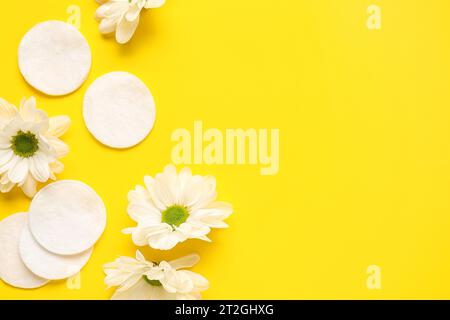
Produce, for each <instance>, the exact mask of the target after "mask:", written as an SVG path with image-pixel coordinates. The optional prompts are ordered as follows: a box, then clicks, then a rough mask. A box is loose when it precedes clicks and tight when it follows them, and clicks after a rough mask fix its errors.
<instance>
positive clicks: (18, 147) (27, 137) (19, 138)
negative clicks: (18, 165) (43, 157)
mask: <svg viewBox="0 0 450 320" xmlns="http://www.w3.org/2000/svg"><path fill="white" fill-rule="evenodd" d="M11 145H12V149H13V151H14V153H15V154H16V155H18V156H20V157H22V158H29V157H32V156H33V155H34V154H35V153H36V152H37V151H38V150H39V141H38V139H37V138H36V135H35V134H34V133H31V132H30V131H27V132H23V131H19V132H17V134H16V135H15V136H14V137H12V139H11Z"/></svg>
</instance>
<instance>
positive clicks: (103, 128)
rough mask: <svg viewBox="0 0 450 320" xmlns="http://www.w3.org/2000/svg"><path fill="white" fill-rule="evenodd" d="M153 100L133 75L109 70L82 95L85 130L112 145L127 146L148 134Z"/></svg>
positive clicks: (104, 142) (151, 118)
mask: <svg viewBox="0 0 450 320" xmlns="http://www.w3.org/2000/svg"><path fill="white" fill-rule="evenodd" d="M155 112H156V111H155V102H154V100H153V96H152V94H151V93H150V90H149V89H148V88H147V86H146V85H145V83H143V82H142V81H141V80H140V79H139V78H137V77H136V76H134V75H132V74H130V73H127V72H111V73H108V74H105V75H103V76H101V77H100V78H98V79H96V80H95V81H94V82H93V83H92V85H91V86H90V87H89V89H88V90H87V92H86V95H85V96H84V104H83V117H84V121H85V123H86V126H87V128H88V130H89V131H90V132H91V134H92V135H93V136H94V137H95V138H96V139H97V140H98V141H100V142H101V143H103V144H105V145H107V146H109V147H112V148H119V149H122V148H129V147H132V146H135V145H137V144H138V143H140V142H141V141H142V140H144V139H145V137H147V135H148V134H149V133H150V131H151V130H152V128H153V125H154V123H155Z"/></svg>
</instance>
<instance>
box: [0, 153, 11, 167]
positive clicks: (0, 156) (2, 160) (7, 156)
mask: <svg viewBox="0 0 450 320" xmlns="http://www.w3.org/2000/svg"><path fill="white" fill-rule="evenodd" d="M13 156H14V152H13V151H12V150H11V149H6V150H0V167H1V166H3V165H5V164H6V163H8V162H9V161H11V159H12V157H13Z"/></svg>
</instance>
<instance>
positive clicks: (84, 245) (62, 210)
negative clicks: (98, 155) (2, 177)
mask: <svg viewBox="0 0 450 320" xmlns="http://www.w3.org/2000/svg"><path fill="white" fill-rule="evenodd" d="M105 225H106V209H105V205H104V203H103V201H102V199H101V198H100V197H99V196H98V195H97V193H96V192H95V191H94V190H92V188H91V187H89V186H87V185H86V184H84V183H82V182H80V181H73V180H62V181H58V182H54V183H52V184H49V185H47V186H46V187H44V188H43V189H41V190H40V191H39V192H38V193H37V194H36V196H35V197H34V199H33V200H32V201H31V205H30V209H29V228H30V231H31V234H32V235H33V237H34V239H35V240H36V241H37V242H38V243H39V244H40V245H41V246H42V247H44V248H45V249H47V250H48V251H50V252H52V253H56V254H60V255H74V254H79V253H82V252H84V251H86V250H88V249H89V248H91V247H92V246H93V245H94V244H95V242H97V240H98V239H99V238H100V236H101V234H102V233H103V231H104V229H105Z"/></svg>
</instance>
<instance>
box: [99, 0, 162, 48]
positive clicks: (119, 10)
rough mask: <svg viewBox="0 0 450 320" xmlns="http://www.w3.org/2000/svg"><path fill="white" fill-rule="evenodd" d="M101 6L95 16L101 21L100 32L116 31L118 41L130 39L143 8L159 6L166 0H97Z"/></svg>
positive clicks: (124, 41)
mask: <svg viewBox="0 0 450 320" xmlns="http://www.w3.org/2000/svg"><path fill="white" fill-rule="evenodd" d="M97 2H98V3H100V4H101V6H100V7H99V8H98V9H97V11H96V13H95V17H96V18H97V19H98V20H99V21H100V32H101V33H103V34H110V33H113V32H116V41H117V42H118V43H121V44H124V43H127V42H128V41H130V39H131V38H132V37H133V34H134V32H135V31H136V29H137V26H138V24H139V15H140V14H141V11H142V9H153V8H159V7H161V6H162V5H163V4H164V3H165V0H97Z"/></svg>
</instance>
